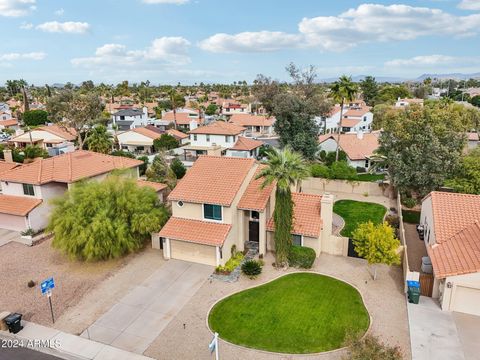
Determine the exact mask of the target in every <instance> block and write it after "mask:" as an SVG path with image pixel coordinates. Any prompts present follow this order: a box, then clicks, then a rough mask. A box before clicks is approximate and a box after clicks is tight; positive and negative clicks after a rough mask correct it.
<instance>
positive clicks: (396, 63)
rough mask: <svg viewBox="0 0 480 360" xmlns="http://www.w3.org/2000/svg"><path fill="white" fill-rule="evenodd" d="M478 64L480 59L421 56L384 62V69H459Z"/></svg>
mask: <svg viewBox="0 0 480 360" xmlns="http://www.w3.org/2000/svg"><path fill="white" fill-rule="evenodd" d="M475 64H480V57H467V56H449V55H421V56H415V57H412V58H408V59H394V60H390V61H387V62H385V66H386V67H449V66H453V67H459V66H460V67H461V66H467V65H475Z"/></svg>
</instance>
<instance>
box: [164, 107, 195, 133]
mask: <svg viewBox="0 0 480 360" xmlns="http://www.w3.org/2000/svg"><path fill="white" fill-rule="evenodd" d="M162 120H163V121H167V122H169V123H170V124H174V123H177V129H180V130H183V131H190V130H193V129H195V128H197V127H198V126H199V125H202V124H203V123H204V119H203V118H201V117H200V115H199V113H198V111H196V110H188V109H179V110H175V112H173V111H169V112H165V113H163V114H162Z"/></svg>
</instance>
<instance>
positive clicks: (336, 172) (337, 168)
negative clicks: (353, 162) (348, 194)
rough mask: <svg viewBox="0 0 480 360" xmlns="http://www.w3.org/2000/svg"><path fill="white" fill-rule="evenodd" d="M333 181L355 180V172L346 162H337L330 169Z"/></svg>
mask: <svg viewBox="0 0 480 360" xmlns="http://www.w3.org/2000/svg"><path fill="white" fill-rule="evenodd" d="M330 171H331V174H332V175H331V176H332V178H333V179H339V180H357V170H356V169H355V168H354V167H351V166H349V165H348V163H347V162H346V161H337V162H335V163H333V164H332V166H331V167H330Z"/></svg>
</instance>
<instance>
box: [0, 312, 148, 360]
mask: <svg viewBox="0 0 480 360" xmlns="http://www.w3.org/2000/svg"><path fill="white" fill-rule="evenodd" d="M22 325H23V326H24V328H23V330H22V331H20V332H19V333H18V334H11V333H9V332H8V331H1V330H0V338H4V339H15V340H17V341H18V342H19V343H20V344H22V343H23V344H24V346H25V347H28V348H29V349H31V350H37V351H40V352H44V353H47V354H50V355H55V356H58V357H62V358H63V359H68V360H80V359H81V360H149V359H151V358H149V357H146V356H142V355H138V354H133V353H130V352H128V351H124V350H120V349H117V348H114V347H113V346H110V345H105V344H101V343H98V342H95V341H92V340H88V339H84V338H82V337H80V336H75V335H71V334H67V333H64V332H62V331H59V330H56V329H52V328H48V327H45V326H41V325H37V324H34V323H31V322H28V321H22ZM40 342H41V343H42V345H43V346H41V345H40V344H39V343H40ZM46 344H49V345H50V347H48V346H46ZM27 345H29V346H27ZM30 345H31V346H30Z"/></svg>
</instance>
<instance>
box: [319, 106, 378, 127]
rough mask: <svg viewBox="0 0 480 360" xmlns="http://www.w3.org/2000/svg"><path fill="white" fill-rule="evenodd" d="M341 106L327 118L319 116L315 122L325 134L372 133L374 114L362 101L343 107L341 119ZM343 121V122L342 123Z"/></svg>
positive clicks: (333, 108) (335, 108)
mask: <svg viewBox="0 0 480 360" xmlns="http://www.w3.org/2000/svg"><path fill="white" fill-rule="evenodd" d="M340 110H341V106H340V105H338V104H336V105H335V106H333V107H332V110H331V111H330V113H329V114H328V115H326V116H317V117H316V118H315V121H316V122H317V124H318V125H319V127H320V130H321V132H322V133H323V134H333V133H338V132H339V131H341V132H342V133H357V132H359V131H362V132H364V133H366V132H370V131H372V122H373V112H372V110H371V108H370V107H369V106H366V105H365V102H364V101H362V100H355V101H352V102H350V103H348V104H345V105H344V107H343V114H341V115H342V118H341V119H340V112H341V111H340ZM340 120H341V121H340Z"/></svg>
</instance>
